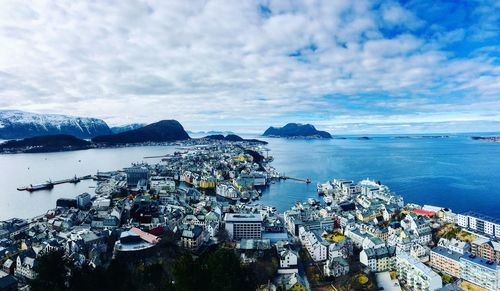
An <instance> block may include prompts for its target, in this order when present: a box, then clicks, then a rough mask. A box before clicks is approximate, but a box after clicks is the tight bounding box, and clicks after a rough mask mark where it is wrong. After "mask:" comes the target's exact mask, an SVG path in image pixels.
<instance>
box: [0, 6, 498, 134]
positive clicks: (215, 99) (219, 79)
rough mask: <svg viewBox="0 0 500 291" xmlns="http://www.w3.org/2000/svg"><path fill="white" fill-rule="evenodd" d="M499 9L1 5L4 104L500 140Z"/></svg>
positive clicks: (116, 120)
mask: <svg viewBox="0 0 500 291" xmlns="http://www.w3.org/2000/svg"><path fill="white" fill-rule="evenodd" d="M499 94H500V2H499V1H486V0H485V1H399V2H398V1H365V0H359V1H348V0H337V1H312V0H311V1H272V0H270V1H214V0H206V1H196V0H195V1H128V0H126V1H118V2H115V1H113V2H112V1H96V2H90V1H67V2H61V3H56V2H54V1H40V2H35V3H31V2H28V1H2V2H0V108H2V109H20V110H26V111H33V112H41V113H44V112H47V113H62V114H71V115H80V116H93V117H99V118H103V119H104V120H106V121H107V122H108V123H109V124H111V125H116V124H126V123H132V122H145V123H147V122H154V121H157V120H160V119H177V120H179V121H180V122H181V123H183V124H184V125H185V127H186V128H188V129H190V130H194V131H197V130H233V131H239V132H260V131H263V130H264V129H265V128H267V127H268V126H269V125H275V126H276V125H282V124H285V123H287V122H303V123H305V122H308V123H313V124H315V125H316V126H317V127H318V128H321V129H325V130H329V131H332V132H333V133H397V132H459V131H500V98H499V97H500V96H499Z"/></svg>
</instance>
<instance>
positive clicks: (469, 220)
mask: <svg viewBox="0 0 500 291" xmlns="http://www.w3.org/2000/svg"><path fill="white" fill-rule="evenodd" d="M457 224H458V225H459V226H461V227H464V228H468V229H471V230H473V231H475V232H478V233H481V234H486V235H488V236H494V237H498V238H500V220H498V219H496V218H492V217H488V216H485V215H482V214H478V213H475V212H466V213H463V214H458V215H457Z"/></svg>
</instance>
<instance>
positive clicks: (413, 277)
mask: <svg viewBox="0 0 500 291" xmlns="http://www.w3.org/2000/svg"><path fill="white" fill-rule="evenodd" d="M396 271H397V273H398V278H399V280H400V281H401V283H402V285H404V286H407V287H408V288H411V289H414V290H422V291H430V290H436V289H439V288H442V287H443V282H442V280H441V277H440V276H439V275H438V274H437V273H436V272H434V271H432V269H431V268H429V267H427V266H426V265H424V264H423V263H421V262H420V261H419V260H417V259H415V258H414V257H412V256H410V255H408V254H407V253H405V252H401V253H399V254H397V255H396Z"/></svg>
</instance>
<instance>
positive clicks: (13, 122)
mask: <svg viewBox="0 0 500 291" xmlns="http://www.w3.org/2000/svg"><path fill="white" fill-rule="evenodd" d="M111 133H112V132H111V130H110V129H109V127H108V125H107V124H106V122H104V121H103V120H101V119H97V118H86V117H75V116H66V115H59V114H37V113H30V112H24V111H19V110H0V139H19V138H26V137H33V136H40V135H48V134H69V135H73V136H76V137H79V138H92V137H95V136H98V135H107V134H111Z"/></svg>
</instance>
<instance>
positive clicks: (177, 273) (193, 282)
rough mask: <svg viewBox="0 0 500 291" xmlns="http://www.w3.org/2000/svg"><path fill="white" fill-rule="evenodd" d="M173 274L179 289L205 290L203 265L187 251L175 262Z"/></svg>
mask: <svg viewBox="0 0 500 291" xmlns="http://www.w3.org/2000/svg"><path fill="white" fill-rule="evenodd" d="M173 274H174V277H175V287H176V289H177V290H181V291H183V290H186V291H187V290H203V289H205V288H203V279H204V278H203V274H202V271H201V266H200V264H199V263H198V262H196V261H195V260H193V257H192V256H191V255H190V254H188V253H186V254H184V255H182V256H181V257H180V258H179V259H178V260H177V261H176V262H175V264H174V269H173Z"/></svg>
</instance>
